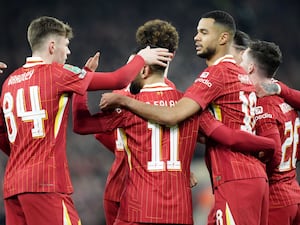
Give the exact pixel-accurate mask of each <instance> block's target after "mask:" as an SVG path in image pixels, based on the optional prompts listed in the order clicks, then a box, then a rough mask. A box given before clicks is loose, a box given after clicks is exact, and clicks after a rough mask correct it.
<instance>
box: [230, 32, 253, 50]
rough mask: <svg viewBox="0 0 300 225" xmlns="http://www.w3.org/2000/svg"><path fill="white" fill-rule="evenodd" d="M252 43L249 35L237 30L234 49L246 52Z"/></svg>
mask: <svg viewBox="0 0 300 225" xmlns="http://www.w3.org/2000/svg"><path fill="white" fill-rule="evenodd" d="M250 41H251V39H250V36H249V35H248V34H246V33H245V32H243V31H241V30H236V32H235V34H234V37H233V47H234V48H237V49H240V50H245V49H246V48H248V46H249V43H250Z"/></svg>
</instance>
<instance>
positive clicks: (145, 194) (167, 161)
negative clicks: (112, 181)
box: [119, 84, 199, 224]
mask: <svg viewBox="0 0 300 225" xmlns="http://www.w3.org/2000/svg"><path fill="white" fill-rule="evenodd" d="M181 96H182V93H180V92H178V91H176V90H174V89H172V88H171V87H168V86H165V85H163V86H162V85H161V84H159V85H157V84H156V85H153V86H147V87H145V88H143V89H142V90H141V92H140V93H139V94H138V95H136V97H135V98H136V99H138V100H141V101H144V102H147V103H149V104H155V105H163V106H169V107H172V106H174V105H175V104H176V102H177V101H178V100H179V99H180V98H181ZM129 115H130V118H128V121H127V126H126V128H125V132H126V136H127V139H126V141H125V142H124V143H125V145H126V147H125V149H126V151H127V155H128V163H129V167H130V171H129V176H128V181H127V188H126V189H125V192H124V194H123V195H122V198H121V208H120V212H119V217H120V218H121V219H122V220H126V221H136V222H145V223H173V224H176V223H179V224H192V221H193V219H192V201H191V190H190V180H189V178H190V163H191V159H192V156H193V153H194V148H195V144H196V138H197V134H198V127H199V124H198V119H197V118H198V117H191V118H190V119H188V120H186V121H184V122H182V123H180V124H179V125H178V126H173V127H166V126H162V125H159V124H156V123H153V122H151V121H147V120H144V119H142V118H140V117H138V116H136V115H134V114H131V113H129Z"/></svg>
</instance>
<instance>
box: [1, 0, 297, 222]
mask: <svg viewBox="0 0 300 225" xmlns="http://www.w3.org/2000/svg"><path fill="white" fill-rule="evenodd" d="M214 9H222V10H225V11H228V12H229V13H231V14H232V15H233V16H234V18H235V19H236V22H237V26H238V28H239V29H241V30H243V31H245V32H247V33H248V34H249V35H250V36H251V37H252V38H257V39H262V40H267V41H273V42H275V43H277V44H278V45H279V46H280V48H281V50H282V53H283V64H282V66H281V68H280V69H279V71H278V73H277V74H278V75H277V78H278V79H280V80H282V81H284V82H286V83H287V84H288V85H290V86H291V87H294V88H297V89H300V76H299V71H300V42H299V41H300V31H299V28H300V15H299V12H300V2H299V1H297V0H287V1H285V2H284V3H283V2H282V1H278V0H264V1H260V0H244V1H241V0H232V1H230V0H210V1H207V0H185V1H183V0H160V1H158V0H152V1H140V0H120V1H117V0H110V1H103V0H90V1H79V0H73V1H64V0H60V1H59V0H52V1H49V0H43V1H37V0H28V1H21V0H12V1H8V0H5V1H4V0H3V1H1V4H0V29H1V31H0V32H1V33H0V61H3V62H6V63H7V64H8V69H7V70H6V71H5V73H4V74H3V75H1V77H0V81H1V83H2V82H3V80H4V79H5V78H6V76H7V75H8V74H9V73H10V72H12V71H13V70H14V69H15V68H17V67H19V66H20V65H22V64H23V63H24V60H25V57H26V56H29V55H30V54H31V52H30V49H29V45H28V43H27V41H26V29H27V26H28V24H29V23H30V21H31V20H32V19H34V18H36V17H38V16H42V15H48V16H54V17H57V18H59V19H61V20H63V21H65V22H68V23H69V24H70V25H71V26H72V27H73V30H74V33H75V37H74V39H73V40H72V41H71V44H70V48H71V52H72V54H71V55H70V56H69V59H68V63H70V64H73V65H77V66H80V67H81V66H83V65H84V63H85V61H86V60H87V58H88V57H90V56H91V55H93V54H94V53H95V52H96V51H98V50H99V51H100V52H101V59H100V64H99V68H98V71H112V70H115V69H117V68H118V67H120V66H122V65H123V64H124V63H126V61H127V58H128V56H129V54H130V53H131V52H132V50H133V49H134V48H135V31H136V29H137V27H138V26H140V25H141V24H143V23H144V22H145V21H147V20H150V19H155V18H159V19H164V20H167V21H169V22H171V23H172V24H173V25H174V26H175V27H176V28H177V30H178V32H179V35H180V43H179V49H178V51H177V53H176V57H175V59H174V60H173V62H172V63H171V67H170V69H169V78H170V79H171V80H172V81H174V82H175V84H176V85H177V87H178V88H179V89H180V90H182V91H184V90H185V89H186V88H187V87H188V86H189V85H190V84H191V83H192V82H193V80H194V79H195V78H196V76H197V74H198V73H199V72H200V71H201V70H202V69H204V68H205V62H204V61H203V60H201V59H199V58H198V57H197V56H196V54H195V48H194V42H193V37H194V35H195V34H196V27H197V23H198V20H199V18H200V16H201V15H202V13H204V12H206V11H210V10H214ZM101 93H102V92H93V93H90V94H89V97H90V99H89V105H90V109H91V111H93V112H96V111H97V110H98V108H97V105H98V102H99V99H100V94H101ZM203 150H204V149H203V146H201V145H200V144H199V145H197V150H196V154H195V158H194V160H193V165H192V169H193V171H194V172H195V173H196V175H197V177H198V179H199V185H198V186H197V187H196V188H194V189H193V195H194V205H195V224H196V225H201V224H205V222H204V221H205V214H206V209H204V208H202V207H201V206H200V205H199V202H203V201H204V202H205V201H206V200H207V199H203V198H202V197H201V196H200V193H201V192H202V191H203V190H204V189H205V188H206V187H207V186H208V185H209V179H208V176H207V171H206V168H205V166H204V164H203ZM67 151H68V159H69V166H70V171H71V174H72V179H73V185H74V189H75V192H74V194H73V198H74V201H75V204H76V207H77V209H78V211H79V214H80V216H81V218H82V223H83V224H89V225H102V224H105V222H104V215H103V208H102V207H103V206H102V196H103V190H104V185H105V180H106V176H107V173H108V171H109V168H110V165H111V163H112V161H113V155H112V154H111V153H110V152H108V151H106V150H105V149H104V147H103V146H102V145H101V144H100V143H98V142H97V141H95V140H94V138H93V136H92V135H89V136H79V135H76V134H74V133H72V130H71V123H69V129H68V140H67ZM6 161H7V157H6V156H5V155H4V154H2V153H0V181H1V184H2V181H3V174H4V168H5V164H6ZM4 218H5V215H4V209H3V201H2V193H1V192H0V225H2V224H4Z"/></svg>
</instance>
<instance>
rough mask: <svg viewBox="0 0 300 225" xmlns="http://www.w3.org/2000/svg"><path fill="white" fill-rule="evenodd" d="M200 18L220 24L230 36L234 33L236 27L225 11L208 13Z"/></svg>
mask: <svg viewBox="0 0 300 225" xmlns="http://www.w3.org/2000/svg"><path fill="white" fill-rule="evenodd" d="M201 18H211V19H214V20H215V23H218V24H221V25H222V26H224V27H226V28H227V29H228V32H230V33H231V34H232V35H234V34H235V32H236V25H235V21H234V19H233V17H232V16H231V15H230V14H229V13H227V12H225V11H221V10H214V11H210V12H207V13H205V14H203V15H202V17H201Z"/></svg>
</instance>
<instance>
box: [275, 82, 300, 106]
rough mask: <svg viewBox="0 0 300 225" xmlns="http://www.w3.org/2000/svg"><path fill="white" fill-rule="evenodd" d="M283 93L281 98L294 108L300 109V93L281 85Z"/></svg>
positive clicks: (280, 94) (281, 92)
mask: <svg viewBox="0 0 300 225" xmlns="http://www.w3.org/2000/svg"><path fill="white" fill-rule="evenodd" d="M279 85H280V88H281V91H280V93H279V96H281V97H282V98H284V100H285V101H286V102H287V103H288V104H290V105H291V106H292V107H293V108H295V109H297V110H299V109H300V91H298V90H295V89H292V88H289V87H288V86H287V85H285V84H283V83H279Z"/></svg>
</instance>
